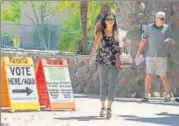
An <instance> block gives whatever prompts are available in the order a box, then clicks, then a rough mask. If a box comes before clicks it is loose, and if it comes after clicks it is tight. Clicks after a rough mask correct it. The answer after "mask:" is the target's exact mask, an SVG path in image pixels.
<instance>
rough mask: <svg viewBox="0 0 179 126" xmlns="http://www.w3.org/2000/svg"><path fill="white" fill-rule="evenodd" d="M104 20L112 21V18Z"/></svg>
mask: <svg viewBox="0 0 179 126" xmlns="http://www.w3.org/2000/svg"><path fill="white" fill-rule="evenodd" d="M106 21H114V18H106Z"/></svg>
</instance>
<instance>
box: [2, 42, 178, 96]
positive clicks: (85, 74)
mask: <svg viewBox="0 0 179 126" xmlns="http://www.w3.org/2000/svg"><path fill="white" fill-rule="evenodd" d="M178 50H179V46H173V47H171V48H170V51H169V52H170V53H169V59H168V66H169V68H168V73H167V75H168V78H169V82H170V84H171V90H172V92H173V93H174V94H175V95H177V96H179V83H178V82H179V51H178ZM132 54H133V55H132V56H135V50H133V52H132ZM2 56H9V57H12V56H31V57H32V58H33V60H34V64H35V66H36V63H37V60H38V59H41V58H50V57H55V58H66V59H67V60H68V63H69V70H70V75H71V80H72V86H73V89H74V92H75V93H85V94H99V78H98V72H97V68H96V67H95V65H94V64H93V63H90V64H89V65H88V64H86V58H87V56H81V55H76V54H68V53H60V52H42V51H41V52H40V51H26V50H11V49H10V50H8V49H6V50H3V51H2ZM144 82H145V74H144V67H143V65H142V64H141V65H140V66H139V67H136V66H133V67H132V68H128V69H122V70H121V73H120V80H119V83H118V85H117V86H116V96H117V97H143V96H144ZM151 94H152V96H162V95H163V86H162V85H161V82H160V79H158V78H157V77H154V79H153V85H152V93H151Z"/></svg>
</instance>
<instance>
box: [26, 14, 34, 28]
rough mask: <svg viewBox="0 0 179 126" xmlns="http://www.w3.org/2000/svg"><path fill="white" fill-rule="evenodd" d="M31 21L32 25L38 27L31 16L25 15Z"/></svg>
mask: <svg viewBox="0 0 179 126" xmlns="http://www.w3.org/2000/svg"><path fill="white" fill-rule="evenodd" d="M24 14H25V15H26V16H27V17H28V18H29V19H30V20H31V21H32V23H33V24H34V25H36V23H35V22H34V20H33V19H32V18H31V17H30V16H29V15H27V14H26V13H24Z"/></svg>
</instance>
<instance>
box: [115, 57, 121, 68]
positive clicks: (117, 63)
mask: <svg viewBox="0 0 179 126" xmlns="http://www.w3.org/2000/svg"><path fill="white" fill-rule="evenodd" d="M115 65H116V67H117V68H118V69H120V68H121V62H120V59H119V58H116V60H115Z"/></svg>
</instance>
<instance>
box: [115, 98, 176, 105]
mask: <svg viewBox="0 0 179 126" xmlns="http://www.w3.org/2000/svg"><path fill="white" fill-rule="evenodd" d="M140 100H141V99H137V98H136V99H135V98H132V99H131V98H116V101H117V102H123V103H124V102H126V103H128V102H134V103H139V104H154V105H166V106H178V107H179V104H178V103H177V102H176V101H174V100H172V101H170V102H164V101H163V99H162V98H151V99H149V101H148V102H141V101H140Z"/></svg>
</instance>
